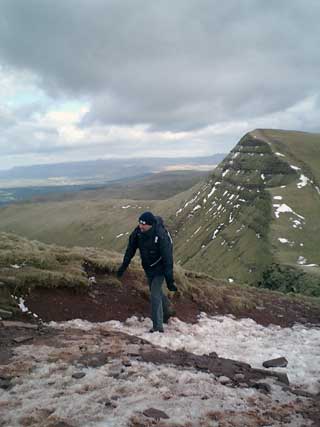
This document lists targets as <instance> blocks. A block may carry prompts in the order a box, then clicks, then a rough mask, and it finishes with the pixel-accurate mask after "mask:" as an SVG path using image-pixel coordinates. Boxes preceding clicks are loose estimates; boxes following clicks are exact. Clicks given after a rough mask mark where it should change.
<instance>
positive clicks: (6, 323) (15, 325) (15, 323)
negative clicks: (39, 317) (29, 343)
mask: <svg viewBox="0 0 320 427" xmlns="http://www.w3.org/2000/svg"><path fill="white" fill-rule="evenodd" d="M2 324H3V326H6V327H11V328H26V329H38V325H34V324H33V323H25V322H18V321H14V320H7V321H3V322H2Z"/></svg>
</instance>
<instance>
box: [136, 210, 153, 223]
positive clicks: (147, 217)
mask: <svg viewBox="0 0 320 427" xmlns="http://www.w3.org/2000/svg"><path fill="white" fill-rule="evenodd" d="M155 221H156V219H155V217H154V215H153V213H152V212H144V213H143V214H141V215H140V216H139V222H140V223H141V224H148V225H153V223H154V222H155Z"/></svg>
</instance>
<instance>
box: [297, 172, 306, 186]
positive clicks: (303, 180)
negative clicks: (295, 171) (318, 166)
mask: <svg viewBox="0 0 320 427" xmlns="http://www.w3.org/2000/svg"><path fill="white" fill-rule="evenodd" d="M308 181H309V178H308V177H306V176H305V175H300V181H299V182H298V184H297V187H298V188H302V187H305V186H306V185H307V184H308Z"/></svg>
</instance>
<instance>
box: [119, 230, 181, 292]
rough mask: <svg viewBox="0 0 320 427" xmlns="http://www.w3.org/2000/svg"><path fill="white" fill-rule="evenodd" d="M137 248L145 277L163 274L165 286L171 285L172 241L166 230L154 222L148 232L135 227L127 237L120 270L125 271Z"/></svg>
mask: <svg viewBox="0 0 320 427" xmlns="http://www.w3.org/2000/svg"><path fill="white" fill-rule="evenodd" d="M138 248H139V251H140V257H141V263H142V267H143V269H144V271H145V273H146V274H147V276H149V277H150V276H151V277H153V276H156V275H158V274H163V275H164V276H165V279H166V282H167V284H172V283H173V254H172V240H171V237H170V235H169V234H168V232H167V231H166V229H165V228H164V227H163V226H161V224H160V223H159V222H156V223H155V224H154V225H153V226H152V228H151V229H150V230H148V231H145V232H142V231H141V230H140V228H139V227H136V228H135V229H134V230H133V232H132V233H131V235H130V237H129V243H128V247H127V250H126V252H125V254H124V258H123V263H122V266H121V268H122V270H123V271H124V270H126V268H127V267H128V265H129V264H130V261H131V259H132V258H133V257H134V255H135V253H136V250H137V249H138Z"/></svg>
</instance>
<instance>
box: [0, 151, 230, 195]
mask: <svg viewBox="0 0 320 427" xmlns="http://www.w3.org/2000/svg"><path fill="white" fill-rule="evenodd" d="M225 155H226V154H215V155H213V156H207V157H193V158H190V157H181V158H180V157H179V158H161V157H159V158H132V159H101V160H91V161H82V162H68V163H56V164H45V165H33V166H24V167H22V166H20V167H14V168H12V169H9V170H1V171H0V188H5V187H7V186H9V185H10V186H12V185H11V184H10V183H7V182H5V181H8V180H10V181H11V180H15V181H18V180H20V181H21V180H28V181H30V180H34V181H35V182H34V183H32V182H31V183H30V182H29V183H27V184H28V185H30V184H33V185H39V182H38V181H42V185H45V183H44V182H43V181H44V180H50V184H56V185H62V184H65V185H69V184H83V183H84V182H87V183H94V182H96V183H97V182H106V181H111V180H118V179H123V178H129V177H137V176H142V175H147V174H151V173H154V172H161V171H165V170H175V169H190V168H194V169H203V168H206V169H207V170H209V169H210V167H211V166H214V165H217V164H218V163H220V161H221V160H222V159H223V158H224V157H225ZM16 186H18V185H16Z"/></svg>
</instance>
